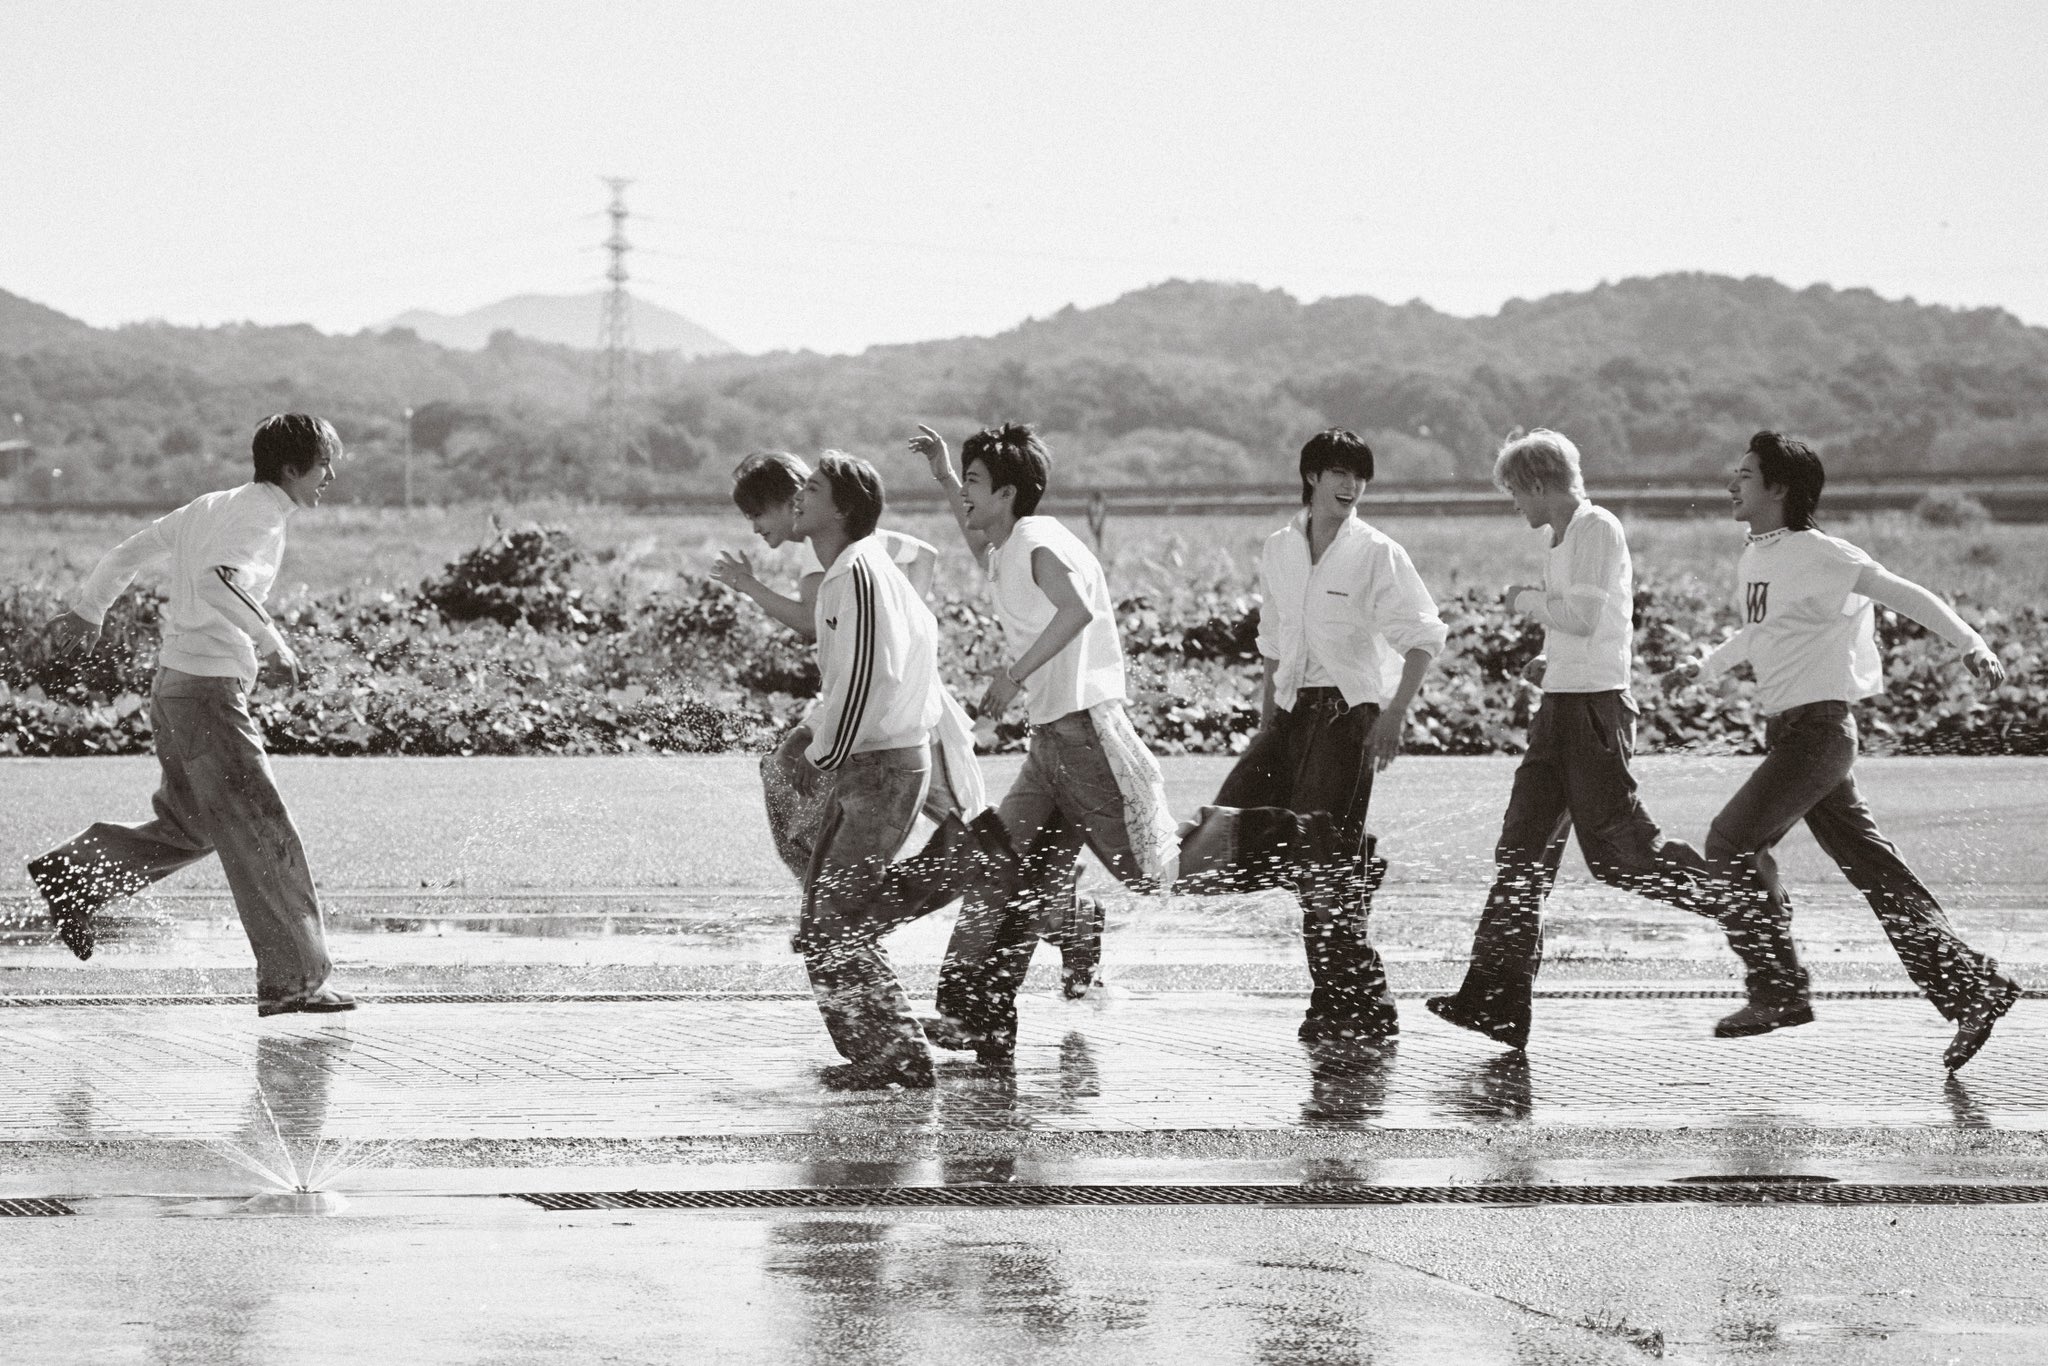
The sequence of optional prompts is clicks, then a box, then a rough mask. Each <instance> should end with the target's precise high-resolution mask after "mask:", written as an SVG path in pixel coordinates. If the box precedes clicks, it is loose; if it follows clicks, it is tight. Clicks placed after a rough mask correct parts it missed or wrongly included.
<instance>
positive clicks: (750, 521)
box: [747, 494, 802, 550]
mask: <svg viewBox="0 0 2048 1366" xmlns="http://www.w3.org/2000/svg"><path fill="white" fill-rule="evenodd" d="M801 497H802V495H801V494H796V495H793V496H791V497H789V498H786V499H784V500H783V501H782V502H779V503H770V504H769V505H768V506H767V507H765V508H762V509H761V510H760V511H759V512H755V513H750V514H748V517H747V525H748V526H750V527H752V528H753V529H754V534H755V535H756V536H759V537H760V538H761V539H762V540H764V541H766V542H767V543H768V548H769V549H770V550H774V549H776V548H777V547H779V546H783V545H786V544H788V543H789V542H790V541H793V540H795V539H796V535H797V532H796V505H797V500H798V499H799V498H801Z"/></svg>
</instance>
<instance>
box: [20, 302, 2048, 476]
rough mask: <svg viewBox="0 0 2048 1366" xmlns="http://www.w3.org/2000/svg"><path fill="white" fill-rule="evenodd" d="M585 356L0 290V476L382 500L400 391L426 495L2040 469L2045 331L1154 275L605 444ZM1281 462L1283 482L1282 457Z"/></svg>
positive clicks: (649, 422) (835, 367)
mask: <svg viewBox="0 0 2048 1366" xmlns="http://www.w3.org/2000/svg"><path fill="white" fill-rule="evenodd" d="M589 366H590V357H589V355H588V353H585V352H579V351H576V350H572V349H570V348H566V347H559V346H549V345H543V344H539V343H533V342H527V341H522V340H519V339H517V338H514V337H511V336H509V335H505V334H501V335H500V336H498V337H497V338H496V339H495V340H494V341H493V342H492V344H491V345H490V346H489V347H487V348H486V349H485V350H483V351H481V352H461V351H451V350H447V349H444V348H442V347H439V346H435V345H432V344H430V343H427V342H423V341H421V340H419V339H418V338H417V337H415V336H413V335H412V334H410V333H407V332H403V331H399V332H384V333H375V334H373V333H360V334H357V335H354V336H346V337H343V336H327V335H323V334H321V333H319V332H317V331H315V330H313V329H312V328H309V327H256V326H251V325H239V326H229V327H217V328H178V327H169V326H164V325H160V324H148V325H138V326H130V327H122V328H116V329H96V328H91V327H87V326H86V325H84V324H82V323H79V322H77V321H75V320H73V319H69V318H66V317H64V316H63V315H62V314H59V313H56V312H54V311H52V310H50V309H47V308H44V307H42V306H41V305H38V304H34V303H31V302H29V301H28V300H24V299H19V298H16V297H14V296H12V295H8V294H6V293H4V292H0V413H12V412H15V411H19V412H22V413H23V414H24V415H25V417H26V427H27V431H28V434H29V435H30V437H31V438H32V439H33V440H34V441H35V442H36V444H37V447H38V453H39V460H38V461H37V463H36V466H35V468H32V469H31V470H29V471H28V472H27V473H26V474H25V475H24V477H23V478H22V479H21V480H19V481H17V485H16V487H15V489H14V492H15V494H16V496H21V497H36V496H44V495H46V494H47V493H48V491H49V480H48V478H47V475H46V467H47V466H49V465H53V464H54V465H60V466H62V467H63V468H64V471H65V474H64V476H63V479H62V482H61V483H60V485H59V486H58V487H59V488H60V489H61V491H62V494H63V496H66V497H79V496H87V497H95V496H96V497H107V498H115V497H146V496H163V495H182V494H184V493H186V492H189V491H193V490H196V489H199V488H205V487H212V486H216V485H218V484H220V483H222V482H224V480H225V479H226V478H227V477H228V476H229V474H230V471H231V469H232V470H238V469H239V467H240V463H241V461H242V460H243V459H244V452H245V450H246V442H247V433H248V430H249V428H250V427H251V425H252V424H253V423H254V421H255V420H256V419H257V418H259V417H261V416H262V415H263V414H265V413H268V412H273V411H276V410H278V409H282V408H294V407H296V408H309V409H313V410H315V411H320V412H325V413H328V414H330V415H332V416H333V417H334V418H335V419H336V421H337V424H338V425H339V426H340V427H341V428H342V431H343V434H344V436H345V437H346V438H347V439H348V440H349V442H350V444H351V447H352V452H353V457H354V458H353V459H352V461H351V464H350V467H349V468H348V469H347V470H346V471H345V474H346V475H347V478H346V480H345V482H344V484H343V489H344V490H346V491H347V493H348V496H350V497H353V498H356V499H360V500H363V501H388V500H392V499H395V497H396V496H397V493H398V488H399V482H398V480H399V474H398V470H399V453H400V451H401V450H402V449H403V445H404V437H405V432H404V428H403V423H402V419H401V417H400V414H401V413H402V412H403V410H404V409H406V408H407V407H410V408H412V409H414V418H413V424H412V438H413V442H414V445H415V447H416V450H417V452H418V454H419V465H418V476H419V488H420V491H421V492H422V494H423V495H424V496H428V497H434V498H457V497H499V496H508V495H517V496H530V495H533V494H539V493H547V492H565V493H571V494H576V495H582V496H594V497H630V496H639V495H645V494H649V493H659V492H665V491H682V490H693V489H704V490H709V489H716V488H720V487H722V486H723V479H724V474H725V471H726V470H727V469H728V468H729V467H730V466H731V464H732V463H733V462H734V461H736V460H737V459H738V458H739V457H740V456H741V455H743V454H745V453H746V452H747V451H748V450H751V449H756V448H759V447H762V446H770V445H782V446H789V447H791V448H794V449H797V450H800V451H816V450H818V449H820V448H822V447H825V446H841V447H845V448H848V449H851V450H855V451H858V452H861V453H864V454H868V455H871V456H874V457H875V458H877V459H878V460H879V461H880V462H881V463H882V464H883V466H884V470H885V473H888V474H891V475H893V476H895V477H896V478H899V479H903V478H911V477H915V476H916V475H917V474H918V473H919V472H918V471H913V470H911V469H910V468H909V466H908V464H907V462H906V460H905V458H904V457H903V456H902V455H901V454H900V451H901V446H902V442H903V440H904V438H905V436H906V435H907V434H908V433H909V431H910V430H911V428H912V425H913V424H914V423H916V422H919V421H925V422H930V423H932V424H933V425H935V426H938V427H940V428H941V429H942V430H946V431H949V432H952V433H954V434H958V433H960V432H963V431H964V430H965V429H968V428H970V427H972V426H976V425H980V424H981V423H983V422H986V421H990V420H994V419H997V418H1009V417H1019V418H1026V419H1029V420H1032V421H1035V422H1037V423H1038V424H1039V425H1040V427H1041V429H1042V430H1044V431H1045V432H1047V433H1048V435H1049V437H1050V439H1051V441H1052V444H1053V449H1054V452H1055V455H1056V457H1057V458H1058V459H1059V461H1060V463H1061V465H1062V467H1063V474H1064V476H1065V477H1066V478H1067V479H1069V480H1070V481H1072V482H1074V483H1077V484H1109V485H1117V484H1159V483H1162V482H1187V483H1214V482H1223V481H1260V482H1272V481H1273V480H1274V477H1275V475H1276V473H1279V472H1283V471H1284V470H1285V468H1286V465H1287V463H1288V460H1289V453H1290V452H1291V451H1293V450H1294V449H1295V448H1296V447H1298V446H1299V445H1300V443H1301V441H1302V439H1303V438H1304V437H1305V436H1306V435H1307V434H1308V433H1309V432H1312V431H1314V430H1316V429H1318V428H1320V427H1324V426H1328V425H1331V424H1333V423H1334V424H1342V425H1345V426H1350V427H1354V428H1356V429H1358V430H1360V431H1362V432H1365V433H1366V434H1367V435H1368V437H1369V439H1371V440H1372V441H1373V442H1374V444H1375V446H1376V447H1377V448H1378V449H1379V450H1380V452H1381V456H1382V469H1383V472H1384V474H1383V477H1384V478H1385V479H1387V480H1388V482H1398V483H1416V482H1431V481H1438V480H1452V479H1455V480H1479V479H1483V478H1484V476H1485V472H1486V470H1487V468H1488V464H1489V460H1490V456H1491V452H1492V450H1493V448H1494V446H1495V445H1496V444H1497V443H1498V441H1499V439H1500V437H1501V435H1502V434H1504V433H1505V432H1507V431H1508V430H1510V429H1512V428H1514V427H1517V426H1535V425H1550V426H1556V427H1559V428H1561V429H1562V430H1564V431H1567V432H1569V433H1571V434H1572V435H1573V436H1575V437H1576V438H1578V440H1579V441H1580V443H1581V445H1582V446H1583V447H1584V448H1585V449H1586V451H1587V453H1588V456H1589V458H1590V459H1592V460H1594V461H1596V462H1598V464H1599V465H1600V466H1601V467H1604V468H1605V469H1606V470H1608V471H1617V470H1619V469H1622V468H1626V469H1628V470H1630V471H1632V472H1633V473H1634V474H1636V475H1638V476H1640V477H1645V478H1659V477H1683V476H1700V475H1711V474H1713V473H1716V472H1718V471H1719V470H1720V469H1722V468H1723V467H1724V466H1725V464H1726V462H1727V460H1728V458H1729V456H1730V455H1731V453H1732V452H1734V451H1736V450H1739V449H1740V447H1741V443H1742V441H1743V440H1744V439H1745V438H1746V437H1747V436H1748V434H1749V433H1750V432H1752V431H1754V430H1756V429H1757V428H1759V427H1764V426H1776V427H1784V428H1788V429H1791V430H1795V431H1799V432H1802V433H1804V434H1806V435H1808V436H1809V437H1811V438H1813V439H1816V440H1817V441H1819V442H1820V443H1821V444H1822V446H1823V448H1824V449H1825V451H1826V453H1827V455H1828V457H1829V463H1830V468H1831V469H1833V470H1835V471H1837V472H1839V473H1843V474H1851V473H1854V474H1901V475H1914V474H1924V473H1964V472H1974V473H2005V472H2015V471H2029V472H2044V471H2048V329H2042V328H2036V327H2029V326H2026V325H2024V324H2022V323H2021V322H2019V321H2018V320H2017V319H2016V318H2014V317H2012V316H2011V315H2010V314H2007V313H2005V312H2003V311H2001V310H1997V309H1974V310H1959V309H1951V308H1943V307H1934V306H1928V305H1922V304H1917V303H1914V302H1912V301H1910V300H1903V301H1899V300H1886V299H1882V298H1879V297H1878V296H1877V295H1875V294H1873V293H1871V292H1870V291H1868V290H1860V289H1850V290H1836V289H1831V288H1827V287H1825V286H1815V287H1812V288H1809V289H1803V290H1793V289H1789V288H1787V287H1785V286H1783V285H1780V284H1778V283H1776V282H1774V281H1771V280H1767V279H1756V278H1753V279H1747V280H1736V279H1731V278H1728V277H1723V276H1709V275H1693V274H1688V275H1666V276H1659V277H1656V278H1653V279H1638V280H1627V281H1623V282H1621V283H1619V284H1614V285H1602V286H1600V287H1599V288H1596V289H1592V290H1587V291H1584V292H1580V293H1573V294H1560V295H1554V296H1551V297H1549V298H1545V299H1540V300H1536V301H1534V302H1524V301H1519V300H1518V301H1514V302H1511V303H1509V304H1508V305H1507V306H1506V307H1504V308H1503V309H1501V311H1500V312H1499V313H1497V314H1495V315H1493V316H1490V317H1481V318H1456V317H1452V316H1450V315H1448V314H1444V313H1440V312H1437V311H1436V310H1435V309H1432V308H1430V307H1428V306H1426V305H1424V304H1421V303H1409V304H1403V305H1392V304H1386V303H1382V302H1380V301H1378V300H1376V299H1370V298H1363V297H1355V298H1341V299H1325V300H1321V301H1318V302H1315V303H1309V304H1304V303H1301V302H1299V301H1297V300H1295V299H1294V298H1292V297H1290V296H1289V295H1287V294H1286V293H1284V292H1281V291H1278V290H1262V289H1258V288H1255V287H1252V286H1246V285H1227V284H1211V283H1199V282H1195V283H1191V282H1183V281H1169V282H1167V283H1165V284H1161V285H1157V286H1153V287H1151V288H1147V289H1142V290H1138V291H1135V292H1133V293H1131V294H1128V295H1125V296H1124V297H1123V298H1120V299H1118V300H1116V301H1115V302H1113V303H1109V304H1106V305H1103V306H1102V307H1099V308H1093V309H1075V308H1067V309H1064V310H1062V311H1060V312H1059V313H1057V314H1054V315H1053V316H1051V317H1048V318H1044V319H1036V320H1033V321H1030V322H1026V323H1024V324H1023V325H1021V326H1019V327H1017V328H1014V329H1012V330H1011V331H1008V332H1005V333H1003V334H1001V335H999V336H994V337H985V338H959V339H954V340H948V341H933V342H924V343H919V344H916V345H909V346H887V347H875V348H871V349H870V350H868V351H866V352H864V353H862V354H860V355H857V356H818V355H812V354H808V353H797V354H789V353H782V354H775V355H768V356H750V357H743V356H728V357H718V358H712V359H705V360H699V361H696V362H689V363H685V362H680V361H677V360H675V359H673V358H669V357H655V358H648V359H647V361H646V363H645V368H644V374H643V377H642V390H641V394H640V397H639V399H638V400H637V402H636V408H635V414H634V418H633V421H632V423H631V429H632V433H633V449H632V450H631V451H630V452H629V453H628V454H627V456H626V457H625V458H624V459H623V460H616V459H612V458H610V457H607V456H604V455H602V454H601V453H600V449H599V446H598V444H597V442H596V441H595V439H594V435H593V433H592V431H591V430H590V428H589V426H588V424H587V421H586V418H585V412H586V407H587V403H588V396H589V386H590V380H589ZM1283 477H1284V475H1283Z"/></svg>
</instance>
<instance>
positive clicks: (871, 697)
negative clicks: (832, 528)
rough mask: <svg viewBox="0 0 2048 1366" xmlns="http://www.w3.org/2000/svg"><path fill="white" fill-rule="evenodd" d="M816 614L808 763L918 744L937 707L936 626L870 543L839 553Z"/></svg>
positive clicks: (826, 764) (879, 547)
mask: <svg viewBox="0 0 2048 1366" xmlns="http://www.w3.org/2000/svg"><path fill="white" fill-rule="evenodd" d="M816 610H817V627H818V670H819V672H820V673H821V674H823V675H824V686H823V688H822V689H821V690H820V692H819V695H818V702H817V705H816V706H814V707H812V708H811V715H810V727H811V735H812V740H811V747H810V748H809V749H808V750H806V751H805V753H806V754H807V755H808V757H809V758H810V761H811V762H812V763H814V764H816V765H817V766H818V767H819V768H822V769H825V770H827V771H830V770H832V769H835V768H838V767H839V766H840V765H841V764H843V763H845V762H846V761H847V760H848V759H849V758H851V757H852V756H854V755H856V754H861V753H865V752H867V751H869V750H878V749H909V748H911V747H913V746H922V745H925V744H927V743H928V742H929V741H930V738H931V732H932V727H933V726H935V725H937V724H938V721H939V713H940V710H941V703H940V700H939V699H940V686H941V685H940V682H939V649H938V643H939V624H938V620H937V619H936V618H935V617H933V616H932V610H931V608H929V607H927V606H925V604H924V600H923V599H922V598H920V597H918V595H917V591H916V590H915V589H913V588H912V587H911V586H910V580H909V579H906V578H905V577H903V571H902V570H900V569H898V568H897V567H896V566H895V564H894V563H892V562H891V561H890V558H889V552H888V549H887V548H886V547H885V546H884V545H883V544H882V542H881V541H880V540H879V539H877V538H876V537H873V536H864V537H862V538H861V539H860V540H858V541H855V542H854V543H853V544H852V545H849V546H848V547H846V549H845V550H843V551H841V552H840V554H839V558H838V559H836V560H834V561H833V562H832V564H831V565H830V566H828V567H827V568H826V570H825V581H824V582H823V583H822V584H820V585H819V586H818V600H817V609H816Z"/></svg>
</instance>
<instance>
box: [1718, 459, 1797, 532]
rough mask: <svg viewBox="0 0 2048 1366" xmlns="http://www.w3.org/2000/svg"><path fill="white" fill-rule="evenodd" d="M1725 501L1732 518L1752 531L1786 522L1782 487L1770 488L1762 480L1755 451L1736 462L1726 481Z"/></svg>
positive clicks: (1770, 528) (1761, 468) (1766, 529)
mask: <svg viewBox="0 0 2048 1366" xmlns="http://www.w3.org/2000/svg"><path fill="white" fill-rule="evenodd" d="M1728 500H1729V504H1730V508H1731V510H1732V512H1733V514H1734V517H1735V520H1736V521H1738V522H1747V523H1749V525H1750V529H1751V530H1752V531H1755V530H1763V531H1773V530H1776V529H1777V528H1778V527H1781V526H1783V525H1784V524H1785V490H1783V489H1778V490H1775V491H1773V490H1772V489H1771V488H1770V487H1769V486H1768V485H1766V484H1765V483H1764V471H1763V466H1762V464H1761V463H1760V462H1759V461H1758V460H1757V458H1756V452H1755V451H1749V452H1747V453H1745V454H1744V455H1743V457H1742V459H1741V460H1740V461H1739V462H1738V463H1737V464H1736V466H1735V473H1734V474H1733V475H1732V476H1730V478H1729V480H1728Z"/></svg>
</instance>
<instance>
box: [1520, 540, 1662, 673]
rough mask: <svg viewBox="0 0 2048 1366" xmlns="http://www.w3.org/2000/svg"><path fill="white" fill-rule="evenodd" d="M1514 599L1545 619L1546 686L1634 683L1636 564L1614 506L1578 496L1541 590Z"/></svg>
mask: <svg viewBox="0 0 2048 1366" xmlns="http://www.w3.org/2000/svg"><path fill="white" fill-rule="evenodd" d="M1515 606H1516V607H1517V608H1518V609H1519V610H1521V611H1524V612H1527V613H1528V614H1529V615H1530V616H1531V617H1533V618H1535V619H1536V620H1537V621H1539V622H1541V623H1542V624H1543V657H1544V660H1545V661H1546V662H1545V666H1544V671H1543V691H1545V692H1559V693H1563V692H1573V693H1585V692H1615V691H1623V690H1626V689H1627V688H1628V686H1629V659H1630V651H1631V648H1632V646H1633V645H1634V636H1635V570H1634V567H1633V566H1632V565H1631V564H1630V562H1629V554H1628V536H1627V535H1626V534H1625V533H1624V532H1623V531H1622V529H1621V522H1620V521H1619V519H1617V518H1616V517H1615V515H1614V514H1613V513H1611V512H1609V511H1608V510H1607V509H1606V508H1603V507H1595V506H1593V504H1591V503H1580V504H1579V510H1578V511H1577V512H1575V513H1573V514H1572V519H1571V521H1570V522H1569V523H1567V524H1566V526H1565V529H1564V536H1563V537H1562V538H1561V539H1560V540H1559V541H1558V543H1557V544H1556V545H1554V546H1552V547H1550V553H1549V555H1548V556H1547V557H1546V558H1545V559H1544V562H1543V590H1542V592H1541V593H1523V594H1522V595H1521V596H1520V597H1519V598H1517V599H1516V600H1515Z"/></svg>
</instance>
